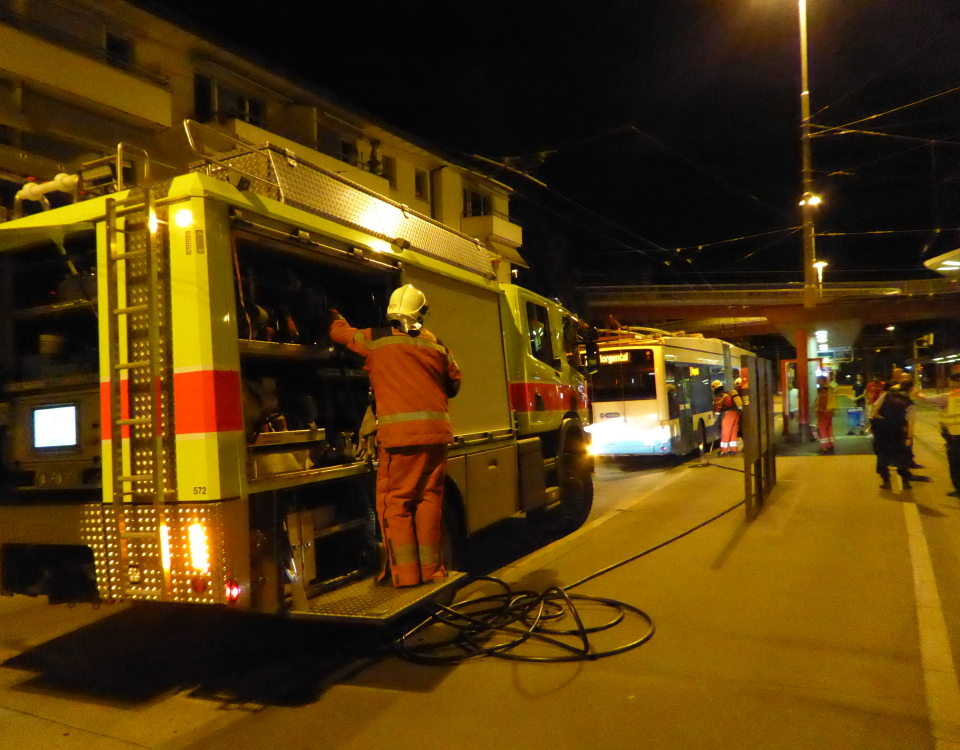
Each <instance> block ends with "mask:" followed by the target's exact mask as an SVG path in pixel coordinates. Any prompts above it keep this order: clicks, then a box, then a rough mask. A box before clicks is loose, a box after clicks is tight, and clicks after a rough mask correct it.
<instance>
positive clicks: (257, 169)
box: [183, 120, 495, 279]
mask: <svg viewBox="0 0 960 750" xmlns="http://www.w3.org/2000/svg"><path fill="white" fill-rule="evenodd" d="M183 126H184V129H185V130H186V133H187V140H188V141H189V142H190V147H191V148H192V149H193V152H194V153H195V154H196V155H197V156H198V157H200V160H201V161H200V162H198V163H196V164H195V165H194V166H193V168H194V170H195V171H202V172H205V173H206V174H209V175H210V176H212V177H216V178H217V179H220V180H224V181H226V182H231V180H230V177H231V175H235V176H237V177H235V181H233V182H231V184H234V185H235V187H237V188H238V189H240V190H250V191H252V192H254V193H257V194H258V195H263V196H266V197H267V198H272V199H274V200H277V201H280V202H281V203H284V204H286V205H288V206H293V207H295V208H299V209H301V210H303V211H307V212H309V213H312V214H314V215H316V216H320V217H322V218H324V219H329V220H332V221H335V222H337V223H338V224H342V225H345V226H348V227H351V228H353V229H357V230H359V231H361V232H364V233H366V234H369V235H372V236H374V237H377V238H379V239H381V240H383V241H385V242H388V243H389V244H390V245H392V246H394V247H396V248H398V249H400V250H407V249H412V250H414V251H416V252H418V253H420V254H422V255H426V256H428V257H431V258H434V259H436V260H442V261H444V262H445V263H449V264H451V265H454V266H457V267H459V268H462V269H465V270H468V271H472V272H474V273H476V274H479V275H480V276H482V277H484V278H487V279H492V278H494V276H495V274H494V270H493V260H494V259H495V254H494V253H492V252H491V251H489V250H487V249H486V248H485V247H484V246H483V243H481V242H480V241H479V240H478V239H476V238H473V237H468V236H467V235H465V234H462V233H460V232H458V231H456V230H454V229H451V228H450V227H448V226H446V225H445V224H441V223H440V222H438V221H435V220H434V219H432V218H430V217H429V216H425V215H424V214H421V213H419V212H417V211H414V210H413V209H412V208H410V207H409V206H406V205H404V204H402V203H397V202H396V201H392V200H390V199H388V198H385V197H383V196H382V195H380V194H379V193H377V192H375V191H373V190H370V189H368V188H366V187H364V186H363V185H360V184H358V183H355V182H352V181H351V180H349V179H347V178H346V177H343V176H342V175H339V174H337V173H336V172H333V171H331V170H328V169H324V168H323V167H321V166H318V165H317V164H313V163H312V162H309V161H307V160H306V159H304V158H302V157H300V156H298V155H297V154H296V153H295V152H293V151H291V150H290V149H280V148H278V147H277V146H274V145H272V144H271V143H269V142H267V143H266V144H264V145H262V146H253V145H251V144H249V143H246V142H244V141H241V140H238V139H237V138H234V137H233V136H230V135H227V134H225V133H222V132H220V131H219V130H215V129H213V128H211V127H209V126H207V125H202V124H200V123H198V122H195V121H193V120H184V123H183ZM201 135H203V136H205V137H209V139H212V140H215V141H218V142H219V144H218V145H225V146H227V150H221V149H218V148H216V147H215V146H214V145H212V144H210V143H209V142H206V141H204V140H203V139H202V138H201V137H199V136H201Z"/></svg>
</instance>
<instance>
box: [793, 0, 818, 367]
mask: <svg viewBox="0 0 960 750" xmlns="http://www.w3.org/2000/svg"><path fill="white" fill-rule="evenodd" d="M799 9H800V120H801V122H800V143H801V146H802V152H803V169H802V178H803V200H802V201H801V205H800V207H801V209H802V210H801V216H802V220H803V306H804V307H816V306H817V291H818V284H817V278H816V271H815V270H814V267H813V264H814V263H815V262H816V260H817V251H816V237H815V233H814V225H813V212H814V205H813V203H812V202H811V198H812V197H813V157H812V156H811V149H810V80H809V70H808V60H807V0H800V5H799ZM797 359H798V364H799V357H798V358H797Z"/></svg>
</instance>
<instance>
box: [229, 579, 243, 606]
mask: <svg viewBox="0 0 960 750" xmlns="http://www.w3.org/2000/svg"><path fill="white" fill-rule="evenodd" d="M226 595H227V604H236V603H237V601H239V599H240V584H239V583H237V582H236V581H234V580H233V579H232V578H231V579H229V580H228V581H227V586H226Z"/></svg>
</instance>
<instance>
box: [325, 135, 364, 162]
mask: <svg viewBox="0 0 960 750" xmlns="http://www.w3.org/2000/svg"><path fill="white" fill-rule="evenodd" d="M320 150H321V151H322V152H323V153H325V154H326V155H327V156H332V157H333V158H334V159H339V160H340V161H342V162H345V163H346V164H349V165H351V166H353V167H355V166H357V165H358V164H359V163H360V149H358V148H357V141H356V139H355V138H350V137H348V136H345V135H343V133H340V132H338V131H336V130H328V129H327V128H323V129H322V130H321V131H320Z"/></svg>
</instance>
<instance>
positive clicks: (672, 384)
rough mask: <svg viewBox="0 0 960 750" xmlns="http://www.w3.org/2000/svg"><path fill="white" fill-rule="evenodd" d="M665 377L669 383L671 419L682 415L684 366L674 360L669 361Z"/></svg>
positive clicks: (668, 404) (668, 402)
mask: <svg viewBox="0 0 960 750" xmlns="http://www.w3.org/2000/svg"><path fill="white" fill-rule="evenodd" d="M664 379H665V381H666V384H667V408H668V409H669V413H670V416H669V418H670V419H678V418H679V417H680V397H681V390H682V389H683V373H682V368H681V367H680V366H679V365H676V364H674V363H673V362H668V363H667V366H666V372H665V373H664Z"/></svg>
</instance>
